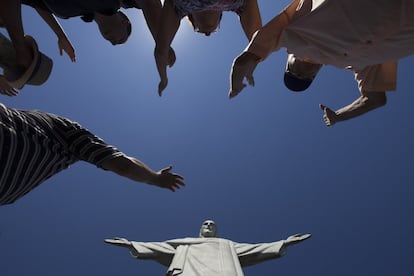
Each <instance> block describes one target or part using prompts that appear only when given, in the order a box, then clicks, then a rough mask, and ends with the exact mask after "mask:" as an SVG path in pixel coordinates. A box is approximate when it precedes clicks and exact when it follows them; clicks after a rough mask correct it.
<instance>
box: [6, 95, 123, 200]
mask: <svg viewBox="0 0 414 276" xmlns="http://www.w3.org/2000/svg"><path fill="white" fill-rule="evenodd" d="M119 156H123V153H121V152H120V151H119V150H117V149H116V148H114V147H113V146H110V145H108V144H106V143H105V142H104V141H103V140H101V139H100V138H98V137H96V136H95V135H94V134H92V133H91V132H89V131H88V130H87V129H85V128H83V127H81V126H80V125H79V124H77V123H76V122H72V121H70V120H68V119H66V118H63V117H60V116H56V115H54V114H50V113H45V112H41V111H36V110H30V111H29V110H17V109H13V108H8V107H6V106H4V105H3V104H1V103H0V205H4V204H10V203H13V202H15V201H16V200H17V199H19V198H21V197H22V196H24V195H25V194H27V193H28V192H30V191H31V190H33V189H34V188H35V187H37V186H38V185H39V184H41V183H42V182H44V181H45V180H46V179H48V178H49V177H51V176H53V175H54V174H56V173H58V172H60V171H62V170H64V169H66V168H68V167H69V166H70V165H71V164H73V163H75V162H77V161H79V160H83V161H86V162H89V163H92V164H95V165H96V166H97V167H100V166H101V164H102V163H103V162H104V161H106V160H108V159H112V158H115V157H119Z"/></svg>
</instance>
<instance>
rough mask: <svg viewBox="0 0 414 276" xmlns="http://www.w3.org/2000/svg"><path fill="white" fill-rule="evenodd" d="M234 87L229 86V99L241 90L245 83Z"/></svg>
mask: <svg viewBox="0 0 414 276" xmlns="http://www.w3.org/2000/svg"><path fill="white" fill-rule="evenodd" d="M234 87H235V86H233V85H232V87H231V88H230V91H229V99H232V98H234V97H236V96H237V95H238V94H239V93H240V92H241V91H242V90H243V88H245V87H246V85H245V84H244V83H242V85H241V86H240V87H237V89H234Z"/></svg>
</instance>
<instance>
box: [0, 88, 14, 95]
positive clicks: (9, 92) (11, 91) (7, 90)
mask: <svg viewBox="0 0 414 276" xmlns="http://www.w3.org/2000/svg"><path fill="white" fill-rule="evenodd" d="M0 94H3V95H6V96H9V97H13V96H17V95H18V94H19V90H17V89H15V88H13V87H10V88H0Z"/></svg>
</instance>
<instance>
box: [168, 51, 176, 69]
mask: <svg viewBox="0 0 414 276" xmlns="http://www.w3.org/2000/svg"><path fill="white" fill-rule="evenodd" d="M175 61H176V56H175V52H174V49H173V48H171V47H170V51H169V52H168V67H172V66H173V65H174V63H175Z"/></svg>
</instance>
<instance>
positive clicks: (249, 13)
mask: <svg viewBox="0 0 414 276" xmlns="http://www.w3.org/2000/svg"><path fill="white" fill-rule="evenodd" d="M239 17H240V24H241V26H242V28H243V31H244V33H245V35H246V37H247V39H248V40H249V41H250V40H251V39H252V37H253V34H254V33H255V32H256V31H257V30H259V29H260V28H261V27H262V18H261V16H260V11H259V6H258V4H257V0H246V1H245V4H244V5H243V11H242V12H241V14H240V15H239Z"/></svg>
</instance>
